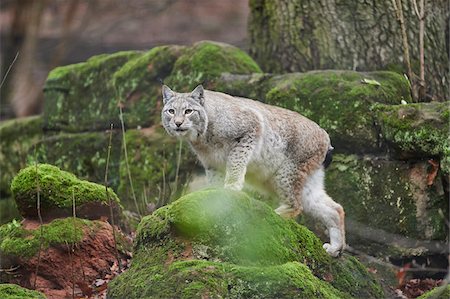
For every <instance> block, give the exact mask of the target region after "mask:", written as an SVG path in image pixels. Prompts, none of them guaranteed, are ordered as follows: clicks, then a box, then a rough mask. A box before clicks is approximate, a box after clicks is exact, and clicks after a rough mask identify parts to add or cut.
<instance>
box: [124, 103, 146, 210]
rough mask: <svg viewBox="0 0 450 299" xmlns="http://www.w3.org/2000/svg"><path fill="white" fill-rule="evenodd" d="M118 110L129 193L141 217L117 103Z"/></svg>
mask: <svg viewBox="0 0 450 299" xmlns="http://www.w3.org/2000/svg"><path fill="white" fill-rule="evenodd" d="M119 112H120V124H121V126H122V141H123V149H124V154H125V165H126V168H127V174H128V181H129V182H130V188H131V195H132V196H133V200H134V204H135V206H136V212H137V213H138V215H139V218H142V214H141V212H140V210H139V205H138V203H137V199H136V194H135V192H134V187H133V180H132V179H131V172H130V165H129V164H128V152H127V141H126V138H125V124H124V121H123V111H122V106H121V105H119Z"/></svg>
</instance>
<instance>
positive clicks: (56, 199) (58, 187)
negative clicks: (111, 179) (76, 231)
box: [11, 164, 120, 216]
mask: <svg viewBox="0 0 450 299" xmlns="http://www.w3.org/2000/svg"><path fill="white" fill-rule="evenodd" d="M37 181H39V190H40V192H39V196H40V203H41V213H42V214H43V216H45V215H46V214H51V213H57V214H58V213H60V212H59V211H58V210H62V212H61V213H62V214H68V215H71V209H72V201H73V198H74V199H75V205H76V207H77V208H82V207H80V206H81V205H83V204H86V203H98V204H100V205H105V206H107V205H108V203H109V201H108V199H107V198H106V194H105V187H104V186H102V185H98V184H95V183H92V182H88V181H83V180H80V179H78V178H77V177H76V176H75V175H73V174H72V173H69V172H66V171H62V170H61V169H59V168H58V167H56V166H53V165H49V164H37V167H36V165H32V166H28V167H27V168H24V169H22V170H21V171H20V172H19V173H18V174H17V176H16V177H15V178H14V180H13V181H12V183H11V191H12V193H13V195H14V198H15V200H16V203H17V206H18V208H19V211H21V213H22V215H26V216H36V214H37V211H36V202H37V194H38V192H37V191H36V190H37V185H36V182H37ZM110 195H111V199H112V200H113V202H114V203H115V204H116V205H120V201H119V198H118V197H117V195H116V194H115V193H114V192H112V191H110ZM107 215H108V214H107Z"/></svg>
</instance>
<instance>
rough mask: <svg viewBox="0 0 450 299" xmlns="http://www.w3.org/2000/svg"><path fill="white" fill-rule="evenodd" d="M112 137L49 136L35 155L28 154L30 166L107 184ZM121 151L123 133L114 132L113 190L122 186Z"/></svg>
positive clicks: (110, 174) (110, 182)
mask: <svg viewBox="0 0 450 299" xmlns="http://www.w3.org/2000/svg"><path fill="white" fill-rule="evenodd" d="M109 137H110V131H101V132H85V133H59V134H46V135H45V136H44V138H43V139H41V140H40V141H39V142H38V143H37V144H36V152H34V151H33V150H30V151H29V156H28V161H29V163H28V164H29V165H34V164H35V163H45V164H52V165H55V166H57V167H59V168H61V169H65V170H66V171H69V172H71V173H73V174H75V175H76V176H77V177H80V178H83V179H85V180H88V181H92V182H95V183H100V184H104V181H105V171H106V161H107V158H108V147H109ZM121 151H122V132H121V131H120V130H114V131H113V132H112V139H111V152H110V158H109V166H108V186H111V187H112V188H113V189H114V190H117V187H118V186H119V164H120V159H121ZM16 173H17V172H16Z"/></svg>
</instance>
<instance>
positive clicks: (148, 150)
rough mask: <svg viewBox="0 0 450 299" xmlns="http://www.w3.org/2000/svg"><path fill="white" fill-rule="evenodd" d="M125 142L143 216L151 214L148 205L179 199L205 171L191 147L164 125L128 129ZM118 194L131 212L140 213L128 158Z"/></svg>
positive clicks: (123, 165) (123, 164)
mask: <svg viewBox="0 0 450 299" xmlns="http://www.w3.org/2000/svg"><path fill="white" fill-rule="evenodd" d="M125 141H126V143H127V149H128V166H129V168H130V175H131V178H132V184H133V189H134V193H135V195H136V198H137V202H138V209H139V211H140V212H141V214H147V213H148V211H147V207H148V206H155V205H156V206H160V205H163V204H166V203H168V202H170V201H171V200H173V199H176V198H178V197H179V196H180V195H181V194H182V193H183V191H185V189H186V185H187V184H188V183H189V181H190V179H191V178H192V176H193V174H194V173H196V172H197V171H199V172H202V173H203V172H204V171H203V169H202V167H201V166H200V165H198V163H197V158H196V157H195V154H194V153H193V152H192V151H191V149H190V148H189V145H188V144H187V143H186V142H184V143H180V141H179V140H177V139H176V138H174V137H172V136H169V135H168V134H167V133H166V132H165V131H164V129H163V128H162V127H160V126H154V127H151V128H144V129H140V130H128V131H127V132H126V133H125ZM180 146H181V151H180ZM177 172H178V174H177ZM177 176H178V177H177ZM118 194H119V196H120V198H121V199H122V202H123V203H124V204H125V203H126V206H128V207H129V209H131V210H134V211H135V212H137V208H136V204H135V203H134V201H133V194H132V189H131V184H130V181H129V177H128V171H127V163H126V160H125V157H122V159H121V161H120V185H119V188H118Z"/></svg>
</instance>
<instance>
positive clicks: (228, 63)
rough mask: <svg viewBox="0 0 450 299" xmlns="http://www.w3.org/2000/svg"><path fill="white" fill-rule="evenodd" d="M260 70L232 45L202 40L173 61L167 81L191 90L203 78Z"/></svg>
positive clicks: (178, 87) (180, 87)
mask: <svg viewBox="0 0 450 299" xmlns="http://www.w3.org/2000/svg"><path fill="white" fill-rule="evenodd" d="M260 72H261V69H260V68H259V66H258V65H257V64H256V62H254V61H253V59H252V58H250V56H248V54H246V53H245V52H243V51H242V50H240V49H238V48H236V47H233V46H231V45H227V44H223V43H217V42H210V41H203V42H199V43H196V44H195V45H194V46H193V47H191V48H189V49H188V50H187V51H186V52H185V53H184V54H183V55H182V56H181V57H180V58H178V60H177V61H176V63H175V65H174V68H173V70H172V72H171V75H170V76H169V77H168V78H167V80H166V83H167V84H168V85H169V86H170V87H172V88H174V89H175V90H177V91H184V92H187V91H191V90H192V89H193V88H194V87H195V86H196V85H198V84H200V83H203V81H205V80H206V81H210V80H213V79H216V78H218V77H220V75H221V74H222V73H232V74H249V73H260Z"/></svg>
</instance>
